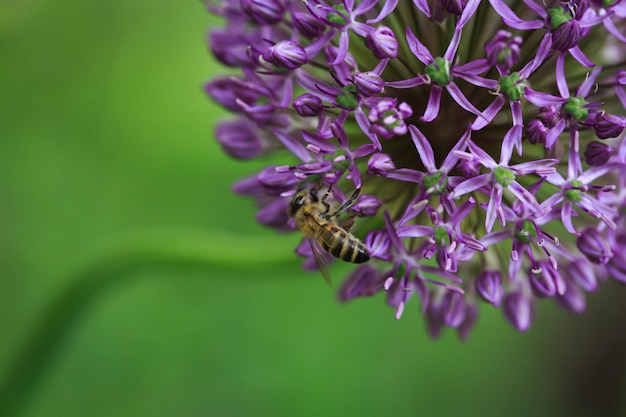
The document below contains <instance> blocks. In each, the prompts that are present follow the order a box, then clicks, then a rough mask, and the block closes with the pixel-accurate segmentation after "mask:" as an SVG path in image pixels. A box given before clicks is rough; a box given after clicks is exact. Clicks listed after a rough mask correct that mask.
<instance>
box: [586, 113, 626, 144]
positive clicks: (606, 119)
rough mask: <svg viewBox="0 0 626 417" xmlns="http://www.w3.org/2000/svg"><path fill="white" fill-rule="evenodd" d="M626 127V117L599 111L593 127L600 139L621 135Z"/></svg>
mask: <svg viewBox="0 0 626 417" xmlns="http://www.w3.org/2000/svg"><path fill="white" fill-rule="evenodd" d="M624 128H626V117H623V116H618V115H616V114H609V113H604V112H598V113H597V115H596V117H595V120H594V124H593V129H594V130H595V131H596V136H597V137H598V138H599V139H609V138H615V137H617V136H619V135H620V134H621V133H622V132H623V131H624Z"/></svg>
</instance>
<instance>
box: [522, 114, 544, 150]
mask: <svg viewBox="0 0 626 417" xmlns="http://www.w3.org/2000/svg"><path fill="white" fill-rule="evenodd" d="M549 131H550V129H548V128H547V127H546V125H544V124H543V122H542V121H541V120H539V119H533V120H531V121H530V122H528V124H527V125H526V127H525V128H524V133H525V134H526V137H527V138H528V142H530V143H532V144H533V145H536V144H538V143H542V144H543V143H546V138H547V137H548V132H549Z"/></svg>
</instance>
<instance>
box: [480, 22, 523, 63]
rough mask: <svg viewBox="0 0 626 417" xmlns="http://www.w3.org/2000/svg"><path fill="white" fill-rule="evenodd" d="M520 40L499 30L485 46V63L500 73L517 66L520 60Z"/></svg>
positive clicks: (509, 33) (518, 37)
mask: <svg viewBox="0 0 626 417" xmlns="http://www.w3.org/2000/svg"><path fill="white" fill-rule="evenodd" d="M521 46H522V38H521V37H520V36H515V37H514V36H513V35H512V34H511V32H508V31H506V30H499V31H498V32H497V33H496V35H495V36H494V37H493V38H492V39H491V40H490V41H489V42H487V43H486V44H485V52H486V53H487V61H488V62H489V64H490V65H492V66H494V67H495V66H497V67H498V68H500V69H501V70H502V71H507V70H509V69H511V68H512V67H513V65H515V64H517V63H518V62H519V59H520V49H521Z"/></svg>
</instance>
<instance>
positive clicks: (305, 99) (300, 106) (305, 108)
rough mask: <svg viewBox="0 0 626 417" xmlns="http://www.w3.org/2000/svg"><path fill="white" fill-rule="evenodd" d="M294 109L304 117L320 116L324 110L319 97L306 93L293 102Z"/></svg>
mask: <svg viewBox="0 0 626 417" xmlns="http://www.w3.org/2000/svg"><path fill="white" fill-rule="evenodd" d="M293 108H294V109H296V112H297V113H298V114H299V115H300V116H302V117H311V116H317V115H319V114H320V113H321V112H322V111H323V110H324V106H323V105H322V100H321V99H320V98H319V97H318V96H314V95H313V94H309V93H305V94H302V95H301V96H300V97H297V98H296V99H295V100H294V101H293Z"/></svg>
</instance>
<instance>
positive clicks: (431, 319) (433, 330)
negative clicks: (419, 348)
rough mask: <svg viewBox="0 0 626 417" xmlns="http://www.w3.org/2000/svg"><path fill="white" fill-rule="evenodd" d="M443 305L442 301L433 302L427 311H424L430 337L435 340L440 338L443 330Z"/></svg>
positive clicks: (429, 304)
mask: <svg viewBox="0 0 626 417" xmlns="http://www.w3.org/2000/svg"><path fill="white" fill-rule="evenodd" d="M441 304H442V302H441V300H432V301H431V302H430V303H428V307H427V308H426V311H424V318H425V319H426V327H427V329H428V335H429V336H430V337H431V338H433V339H436V338H438V337H439V336H440V335H441V330H442V329H443V324H444V323H443V309H442V308H441V307H442V305H441Z"/></svg>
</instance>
